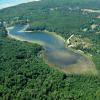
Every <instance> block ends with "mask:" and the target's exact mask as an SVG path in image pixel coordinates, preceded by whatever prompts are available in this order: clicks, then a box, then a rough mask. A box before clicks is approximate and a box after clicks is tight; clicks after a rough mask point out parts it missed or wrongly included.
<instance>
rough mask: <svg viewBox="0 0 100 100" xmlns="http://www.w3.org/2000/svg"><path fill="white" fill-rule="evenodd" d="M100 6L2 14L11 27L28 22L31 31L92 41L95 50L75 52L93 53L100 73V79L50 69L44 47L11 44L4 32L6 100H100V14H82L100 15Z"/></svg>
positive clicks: (93, 2)
mask: <svg viewBox="0 0 100 100" xmlns="http://www.w3.org/2000/svg"><path fill="white" fill-rule="evenodd" d="M99 5H100V1H99V0H71V1H70V0H41V1H38V2H31V3H27V4H21V5H18V6H15V7H10V8H6V9H3V10H0V20H3V21H6V22H7V25H8V26H12V25H14V24H17V23H20V24H23V23H27V22H28V23H30V27H29V29H28V30H33V31H34V30H37V31H38V30H48V31H51V32H56V33H57V34H59V35H61V36H63V37H64V38H65V39H68V38H69V36H71V35H72V34H74V35H75V36H79V37H81V39H82V40H83V41H86V40H87V39H88V41H87V42H90V44H92V47H90V48H83V47H81V46H78V47H77V48H74V49H80V50H82V51H84V52H85V53H86V54H91V55H92V59H93V61H94V63H95V65H96V69H97V71H98V74H97V75H82V74H81V75H80V74H64V73H62V72H59V71H58V70H56V69H53V68H51V67H49V66H48V65H47V64H45V62H44V60H43V57H42V52H43V51H44V49H43V48H42V47H41V46H39V45H37V44H31V43H27V42H20V41H17V40H13V39H10V38H9V37H7V34H6V29H5V28H4V27H0V100H100V33H99V32H100V19H98V18H97V17H98V16H99V14H100V13H88V12H83V11H82V9H94V10H100V6H99ZM91 25H97V27H96V28H95V29H91ZM85 28H86V29H87V30H86V31H83V30H84V29H85Z"/></svg>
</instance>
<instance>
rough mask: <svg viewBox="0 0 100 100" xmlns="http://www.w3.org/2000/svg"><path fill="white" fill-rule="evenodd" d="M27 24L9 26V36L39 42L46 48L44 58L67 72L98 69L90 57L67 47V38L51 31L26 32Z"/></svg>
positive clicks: (49, 63)
mask: <svg viewBox="0 0 100 100" xmlns="http://www.w3.org/2000/svg"><path fill="white" fill-rule="evenodd" d="M25 27H26V26H22V25H16V26H14V27H12V28H7V30H8V36H9V37H11V38H15V39H18V40H21V41H27V42H31V43H37V44H39V45H42V46H43V47H44V49H45V51H44V58H45V61H46V63H47V64H48V65H49V66H51V67H54V68H57V69H59V70H61V71H63V72H67V73H70V72H72V73H84V72H92V73H94V72H95V71H96V69H95V65H94V63H93V62H92V60H91V59H90V58H88V57H87V56H85V55H84V54H81V53H78V52H77V51H75V50H72V49H70V48H66V47H65V44H64V42H65V40H64V39H63V38H62V37H61V36H59V35H56V34H52V33H50V32H26V31H24V30H23V29H24V28H25Z"/></svg>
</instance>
